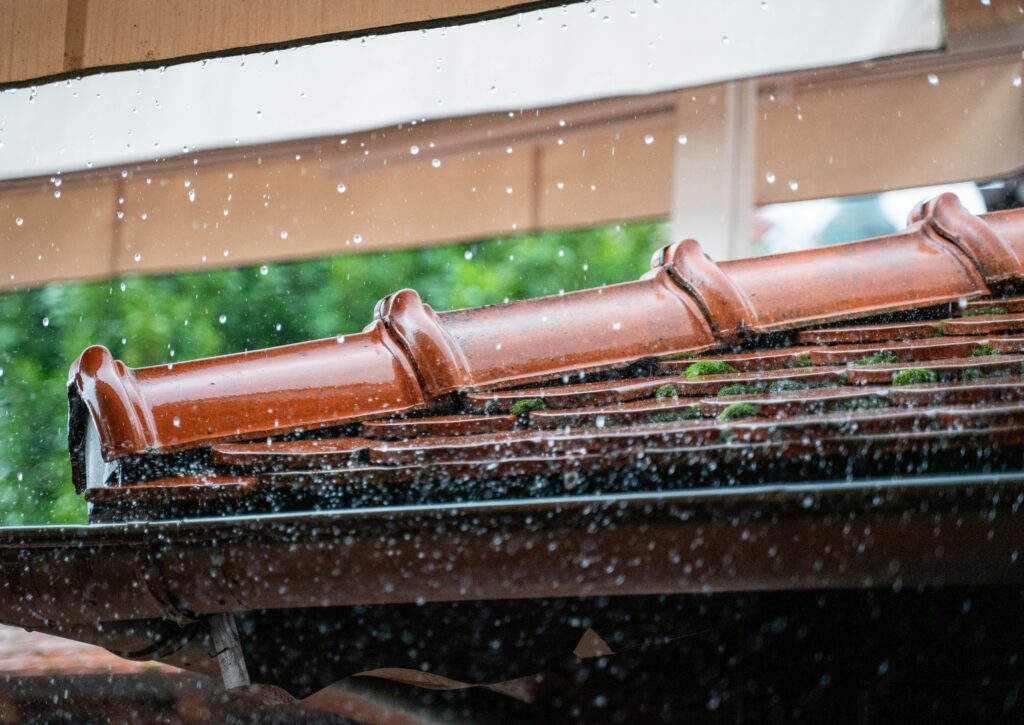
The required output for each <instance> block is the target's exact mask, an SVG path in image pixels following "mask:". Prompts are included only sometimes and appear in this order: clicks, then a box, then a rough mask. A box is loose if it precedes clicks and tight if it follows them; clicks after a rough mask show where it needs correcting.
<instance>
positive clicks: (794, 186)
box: [789, 179, 800, 191]
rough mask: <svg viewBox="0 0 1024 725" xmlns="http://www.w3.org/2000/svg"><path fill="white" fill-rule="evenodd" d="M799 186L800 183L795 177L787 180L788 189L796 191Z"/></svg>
mask: <svg viewBox="0 0 1024 725" xmlns="http://www.w3.org/2000/svg"><path fill="white" fill-rule="evenodd" d="M799 188H800V184H798V183H797V181H796V179H792V180H790V182H789V190H790V191H796V190H797V189H799Z"/></svg>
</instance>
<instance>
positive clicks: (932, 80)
mask: <svg viewBox="0 0 1024 725" xmlns="http://www.w3.org/2000/svg"><path fill="white" fill-rule="evenodd" d="M928 85H931V86H937V85H939V77H938V76H937V75H935V74H934V73H929V74H928Z"/></svg>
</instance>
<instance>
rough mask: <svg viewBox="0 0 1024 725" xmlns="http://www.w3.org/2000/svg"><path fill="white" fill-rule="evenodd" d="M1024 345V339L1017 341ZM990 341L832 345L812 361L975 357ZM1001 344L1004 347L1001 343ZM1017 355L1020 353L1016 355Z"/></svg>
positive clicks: (938, 339) (816, 352) (837, 362)
mask: <svg viewBox="0 0 1024 725" xmlns="http://www.w3.org/2000/svg"><path fill="white" fill-rule="evenodd" d="M1015 339H1019V340H1020V344H1024V338H1015ZM991 342H995V341H990V339H989V338H988V337H971V338H954V339H949V338H946V337H933V338H927V339H923V340H901V341H898V342H889V343H871V344H864V343H862V344H859V345H832V346H829V347H819V348H815V349H814V351H813V352H811V360H812V361H813V362H814V363H815V364H822V365H842V364H847V363H855V362H857V361H858V360H863V359H865V358H870V357H871V356H872V355H878V354H881V353H887V354H889V355H891V356H892V357H894V358H895V359H896V361H897V362H912V361H915V360H937V359H942V358H950V357H970V356H971V353H972V352H973V351H974V350H976V349H978V346H979V345H982V344H983V343H990V344H991ZM997 344H1002V341H998V342H997ZM1015 352H1016V351H1015Z"/></svg>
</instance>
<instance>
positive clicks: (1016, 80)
mask: <svg viewBox="0 0 1024 725" xmlns="http://www.w3.org/2000/svg"><path fill="white" fill-rule="evenodd" d="M1013 87H1014V88H1020V76H1014V77H1013Z"/></svg>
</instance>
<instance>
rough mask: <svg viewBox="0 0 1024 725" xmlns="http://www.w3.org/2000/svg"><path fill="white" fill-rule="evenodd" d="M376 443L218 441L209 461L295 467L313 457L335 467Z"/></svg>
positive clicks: (364, 440) (348, 440)
mask: <svg viewBox="0 0 1024 725" xmlns="http://www.w3.org/2000/svg"><path fill="white" fill-rule="evenodd" d="M376 443H377V441H372V440H369V439H367V438H324V439H319V440H297V441H269V442H267V441H264V442H261V443H222V444H220V445H216V446H213V462H214V463H215V464H217V465H220V466H256V467H265V466H272V467H274V468H296V467H302V466H307V465H310V461H312V460H315V461H316V463H317V465H318V466H337V465H344V464H345V463H347V462H349V461H352V460H355V458H356V457H357V456H358V455H359V454H360V453H362V452H365V451H367V450H369V448H370V447H371V446H373V445H376Z"/></svg>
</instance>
